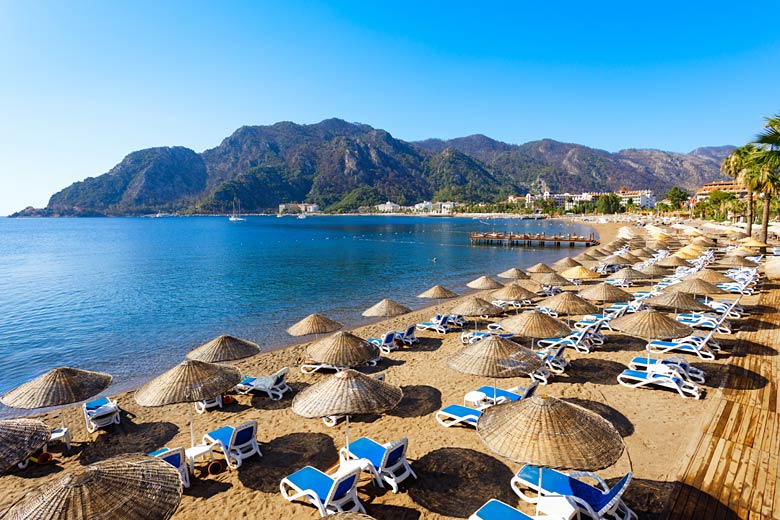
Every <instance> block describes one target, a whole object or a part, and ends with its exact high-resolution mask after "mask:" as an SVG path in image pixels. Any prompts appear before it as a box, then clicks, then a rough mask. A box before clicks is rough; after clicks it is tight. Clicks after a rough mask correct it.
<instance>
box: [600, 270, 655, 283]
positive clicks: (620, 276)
mask: <svg viewBox="0 0 780 520" xmlns="http://www.w3.org/2000/svg"><path fill="white" fill-rule="evenodd" d="M646 279H647V275H646V274H645V273H643V272H641V271H637V270H636V269H632V268H631V267H624V268H623V269H621V270H620V271H616V272H614V273H612V274H611V275H609V276H607V280H632V281H633V280H646Z"/></svg>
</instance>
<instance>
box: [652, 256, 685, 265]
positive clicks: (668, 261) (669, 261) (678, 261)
mask: <svg viewBox="0 0 780 520" xmlns="http://www.w3.org/2000/svg"><path fill="white" fill-rule="evenodd" d="M655 265H657V266H659V267H683V266H684V267H688V266H690V265H691V264H690V263H689V262H688V261H687V260H684V259H682V258H680V257H679V256H674V255H669V256H667V257H666V258H662V259H661V260H659V261H657V262H656V263H655Z"/></svg>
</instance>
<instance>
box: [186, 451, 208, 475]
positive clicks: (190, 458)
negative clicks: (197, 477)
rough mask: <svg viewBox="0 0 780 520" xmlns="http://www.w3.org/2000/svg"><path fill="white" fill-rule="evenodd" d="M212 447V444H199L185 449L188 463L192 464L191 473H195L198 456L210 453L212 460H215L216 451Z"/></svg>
mask: <svg viewBox="0 0 780 520" xmlns="http://www.w3.org/2000/svg"><path fill="white" fill-rule="evenodd" d="M211 448H212V446H211V444H198V445H197V446H193V447H192V448H187V449H186V450H184V455H185V456H186V457H187V463H188V464H189V466H190V473H192V474H194V473H195V459H196V458H197V457H203V456H204V455H208V456H209V459H210V460H214V451H213V450H212V449H211Z"/></svg>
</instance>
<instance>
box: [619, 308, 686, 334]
mask: <svg viewBox="0 0 780 520" xmlns="http://www.w3.org/2000/svg"><path fill="white" fill-rule="evenodd" d="M609 325H610V326H611V327H612V328H613V329H617V330H620V331H622V332H625V333H626V334H630V335H631V336H639V337H640V338H645V339H662V340H666V339H675V338H683V337H685V336H689V335H691V334H692V333H693V329H692V328H690V327H689V326H688V325H685V324H683V323H680V322H679V321H677V320H673V319H672V318H670V317H668V316H667V315H665V314H662V313H660V312H658V311H654V310H644V311H639V312H633V313H631V314H626V315H624V316H621V317H620V318H615V319H614V320H612V321H610V322H609Z"/></svg>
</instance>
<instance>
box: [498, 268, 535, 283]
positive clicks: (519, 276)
mask: <svg viewBox="0 0 780 520" xmlns="http://www.w3.org/2000/svg"><path fill="white" fill-rule="evenodd" d="M498 277H499V278H507V279H509V280H527V279H528V275H527V274H525V273H524V272H523V271H521V270H520V269H518V268H517V267H513V268H511V269H507V270H506V271H504V272H503V273H498Z"/></svg>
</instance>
